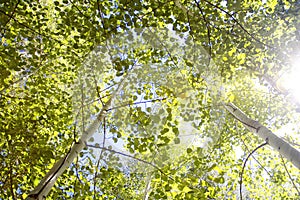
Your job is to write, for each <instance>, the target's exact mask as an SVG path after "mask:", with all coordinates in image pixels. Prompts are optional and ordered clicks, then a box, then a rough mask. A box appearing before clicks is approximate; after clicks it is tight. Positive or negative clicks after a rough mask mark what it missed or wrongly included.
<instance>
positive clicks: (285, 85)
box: [277, 57, 300, 102]
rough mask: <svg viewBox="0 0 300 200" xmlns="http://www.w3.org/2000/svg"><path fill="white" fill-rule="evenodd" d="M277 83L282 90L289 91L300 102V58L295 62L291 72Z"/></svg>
mask: <svg viewBox="0 0 300 200" xmlns="http://www.w3.org/2000/svg"><path fill="white" fill-rule="evenodd" d="M277 82H278V86H279V89H280V90H282V91H284V92H286V91H287V92H288V93H290V94H291V95H292V96H293V97H294V98H295V100H297V101H298V102H300V57H297V59H294V60H293V62H292V67H291V70H290V71H289V72H287V73H285V74H283V75H282V76H281V77H280V78H279V80H278V81H277Z"/></svg>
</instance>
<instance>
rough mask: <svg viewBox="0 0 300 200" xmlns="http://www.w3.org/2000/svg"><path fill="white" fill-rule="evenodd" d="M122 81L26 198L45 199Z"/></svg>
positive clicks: (102, 114)
mask: <svg viewBox="0 0 300 200" xmlns="http://www.w3.org/2000/svg"><path fill="white" fill-rule="evenodd" d="M122 82H123V81H121V83H120V84H119V86H118V88H117V89H116V91H115V92H114V93H113V94H112V96H111V98H110V99H109V101H108V102H107V103H106V104H105V105H104V106H103V108H102V110H101V111H100V113H99V115H98V116H97V118H96V120H95V121H93V122H92V124H91V125H90V126H89V127H88V129H87V130H86V131H85V132H84V133H83V134H82V136H81V138H80V139H79V141H77V142H76V143H74V144H73V146H72V148H71V149H70V151H69V152H68V153H67V155H66V156H65V157H63V158H61V159H60V160H59V161H58V162H56V163H55V164H54V166H53V167H52V169H51V170H50V171H49V172H48V173H47V174H46V176H45V177H44V178H43V179H42V180H41V182H40V183H39V185H38V186H37V187H36V188H35V189H34V190H33V191H32V192H31V193H30V194H29V195H28V197H27V198H26V200H33V199H35V200H36V199H38V200H40V199H45V198H46V196H47V194H48V193H49V191H50V190H51V188H52V187H53V185H54V184H55V182H56V180H57V178H58V177H59V176H60V175H61V174H62V173H63V172H64V171H65V170H66V169H67V168H68V167H69V166H70V164H71V163H72V162H73V160H74V159H75V158H76V156H77V155H78V154H79V153H80V152H81V150H82V149H83V148H84V147H85V146H86V141H87V140H88V139H89V138H90V137H91V136H92V135H93V134H94V133H95V132H96V131H97V129H98V127H99V126H100V124H101V122H102V121H103V119H104V117H105V116H106V112H107V110H108V109H109V108H110V107H111V105H112V102H113V100H114V98H115V96H116V94H117V93H118V92H119V90H120V89H121V85H122Z"/></svg>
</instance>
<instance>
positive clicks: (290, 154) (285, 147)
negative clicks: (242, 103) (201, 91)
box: [224, 103, 300, 169]
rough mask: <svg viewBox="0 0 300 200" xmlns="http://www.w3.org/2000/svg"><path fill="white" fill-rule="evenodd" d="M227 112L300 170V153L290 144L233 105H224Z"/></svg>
mask: <svg viewBox="0 0 300 200" xmlns="http://www.w3.org/2000/svg"><path fill="white" fill-rule="evenodd" d="M224 106H225V108H226V110H227V111H228V112H230V113H231V114H232V115H233V116H234V118H236V119H237V120H238V121H240V122H241V123H242V124H243V125H244V126H245V127H246V128H247V129H248V130H249V131H251V132H253V133H255V134H257V135H258V136H259V137H261V138H262V139H263V140H265V141H266V142H267V143H268V144H269V145H270V146H271V147H273V148H274V149H275V150H276V151H278V152H279V153H280V154H281V155H282V156H283V157H285V158H286V159H287V160H289V161H291V162H292V163H293V164H294V166H296V167H297V168H298V169H300V152H299V151H298V150H297V149H295V148H294V147H292V146H291V145H290V144H289V143H287V142H286V141H284V140H283V139H281V138H279V137H278V136H276V135H275V134H274V133H273V132H272V131H271V130H269V129H268V128H267V127H265V126H263V125H262V124H260V123H259V122H258V121H255V120H253V119H251V118H249V117H248V116H247V115H246V114H245V113H243V112H242V111H241V110H240V109H239V108H238V107H236V106H235V105H234V104H232V103H228V104H224Z"/></svg>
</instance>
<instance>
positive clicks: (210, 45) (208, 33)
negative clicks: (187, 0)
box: [195, 0, 212, 66]
mask: <svg viewBox="0 0 300 200" xmlns="http://www.w3.org/2000/svg"><path fill="white" fill-rule="evenodd" d="M195 3H196V5H197V8H198V9H199V11H200V13H201V15H202V18H203V21H204V22H205V26H206V30H207V38H208V47H209V60H208V66H209V64H210V60H211V57H212V48H211V47H212V43H211V39H210V38H211V34H210V27H209V23H208V21H207V19H206V17H205V14H204V12H203V10H202V8H201V7H200V5H199V2H197V0H195Z"/></svg>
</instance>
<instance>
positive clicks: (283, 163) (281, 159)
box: [280, 155, 300, 196]
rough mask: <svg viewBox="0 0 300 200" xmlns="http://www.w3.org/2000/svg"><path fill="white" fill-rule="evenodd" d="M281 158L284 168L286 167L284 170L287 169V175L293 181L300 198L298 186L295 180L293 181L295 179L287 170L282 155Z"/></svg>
mask: <svg viewBox="0 0 300 200" xmlns="http://www.w3.org/2000/svg"><path fill="white" fill-rule="evenodd" d="M280 158H281V161H282V164H283V166H284V169H285V171H286V173H287V174H288V176H289V178H290V180H291V181H292V183H293V186H294V188H295V189H296V190H297V192H298V195H299V196H300V191H299V189H298V187H297V186H296V184H295V182H294V180H293V178H292V176H291V174H290V172H289V170H288V169H287V167H286V164H285V162H284V160H283V157H282V155H280Z"/></svg>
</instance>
